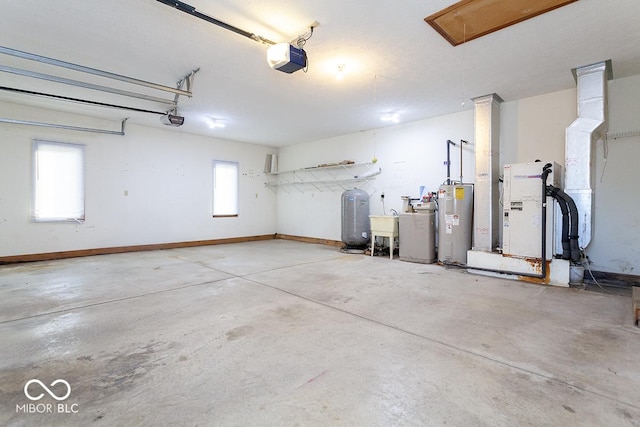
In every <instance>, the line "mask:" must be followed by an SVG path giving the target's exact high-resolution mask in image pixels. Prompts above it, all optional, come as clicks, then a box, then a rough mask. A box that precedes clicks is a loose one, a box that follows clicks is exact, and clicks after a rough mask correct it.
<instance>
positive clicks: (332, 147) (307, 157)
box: [278, 110, 475, 240]
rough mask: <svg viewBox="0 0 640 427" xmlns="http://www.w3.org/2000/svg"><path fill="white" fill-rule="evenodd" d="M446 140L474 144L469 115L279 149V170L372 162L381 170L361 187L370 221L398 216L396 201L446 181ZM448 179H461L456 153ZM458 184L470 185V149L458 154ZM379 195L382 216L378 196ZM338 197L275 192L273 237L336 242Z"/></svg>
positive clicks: (454, 149) (455, 150)
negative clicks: (369, 183)
mask: <svg viewBox="0 0 640 427" xmlns="http://www.w3.org/2000/svg"><path fill="white" fill-rule="evenodd" d="M447 139H451V140H452V141H454V142H459V141H460V139H464V140H467V141H470V142H472V140H473V111H472V110H467V111H462V112H459V113H456V114H450V115H447V116H442V117H436V118H432V119H427V120H421V121H418V122H413V123H408V124H404V125H396V126H391V127H387V128H383V129H378V130H376V131H367V132H359V133H355V134H351V135H344V136H340V137H337V138H331V139H326V140H321V141H315V142H311V143H307V144H298V145H294V146H289V147H284V148H281V149H280V159H279V160H280V170H290V169H296V168H304V167H309V166H315V165H319V164H323V163H336V162H340V161H342V160H353V161H355V162H356V163H366V162H371V160H372V158H373V157H374V156H375V157H376V158H377V159H378V162H377V163H376V166H378V167H380V168H381V169H382V173H381V174H380V175H378V176H377V177H376V178H375V180H374V181H373V182H372V184H373V187H370V186H362V189H363V190H367V191H368V192H369V193H370V194H371V195H372V196H371V199H370V213H371V214H372V215H382V214H390V211H391V209H395V210H396V211H398V212H400V211H401V208H402V201H401V199H400V196H403V195H409V196H412V197H418V196H419V190H420V186H422V185H424V186H426V187H427V189H428V191H437V190H438V187H439V185H440V184H441V183H442V182H443V181H444V180H445V179H446V178H447V173H446V166H445V165H444V162H445V160H446V158H447V144H446V141H447ZM451 163H452V164H451V175H452V179H456V180H459V179H460V152H459V149H458V148H457V147H452V150H451ZM462 166H463V173H462V174H463V179H464V180H465V181H471V180H472V179H473V176H474V173H475V163H474V154H473V145H472V144H470V145H466V146H464V148H463V159H462ZM382 193H384V195H385V197H384V210H383V203H382V200H381V198H380V195H381V194H382ZM340 195H341V191H336V192H319V191H316V190H313V191H305V192H304V193H301V192H297V191H295V190H294V191H291V192H289V193H287V192H286V191H282V190H281V191H279V192H278V232H279V233H283V234H293V235H298V236H308V237H318V238H324V239H332V240H340V239H341V228H340V209H341V207H340Z"/></svg>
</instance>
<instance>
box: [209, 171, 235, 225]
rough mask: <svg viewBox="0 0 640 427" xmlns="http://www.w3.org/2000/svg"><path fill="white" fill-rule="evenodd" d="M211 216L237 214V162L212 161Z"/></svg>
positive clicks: (231, 215)
mask: <svg viewBox="0 0 640 427" xmlns="http://www.w3.org/2000/svg"><path fill="white" fill-rule="evenodd" d="M213 216H214V217H233V216H238V163H237V162H224V161H220V160H214V161H213Z"/></svg>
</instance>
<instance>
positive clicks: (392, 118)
mask: <svg viewBox="0 0 640 427" xmlns="http://www.w3.org/2000/svg"><path fill="white" fill-rule="evenodd" d="M380 120H382V121H383V122H393V123H398V122H399V121H400V115H398V113H388V114H383V115H382V117H380Z"/></svg>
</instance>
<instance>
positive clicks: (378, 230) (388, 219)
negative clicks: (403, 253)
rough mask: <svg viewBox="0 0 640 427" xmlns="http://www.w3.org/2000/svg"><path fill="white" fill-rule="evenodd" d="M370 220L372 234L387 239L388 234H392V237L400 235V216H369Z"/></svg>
mask: <svg viewBox="0 0 640 427" xmlns="http://www.w3.org/2000/svg"><path fill="white" fill-rule="evenodd" d="M369 219H370V220H371V234H377V235H378V236H387V237H388V234H392V235H393V236H392V237H396V236H397V235H398V221H399V219H400V217H399V216H392V215H369Z"/></svg>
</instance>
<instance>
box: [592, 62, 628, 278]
mask: <svg viewBox="0 0 640 427" xmlns="http://www.w3.org/2000/svg"><path fill="white" fill-rule="evenodd" d="M614 75H615V63H614ZM639 118H640V75H637V76H633V77H628V78H624V79H615V80H612V81H610V82H609V133H610V134H614V133H619V132H635V134H636V135H640V120H639ZM605 146H606V147H607V148H608V155H607V156H606V159H607V160H606V166H605V161H604V159H605V156H604V154H605ZM594 160H595V174H594V175H595V187H594V188H595V203H594V204H595V213H594V219H595V223H594V230H593V232H594V235H593V238H592V240H591V244H590V245H589V246H588V247H587V255H588V256H589V258H590V259H591V261H592V262H593V265H592V268H593V269H594V270H601V271H611V272H616V273H625V274H632V275H640V190H639V183H640V136H633V137H629V138H619V139H616V140H607V142H606V144H605V142H604V141H598V142H597V143H596V145H595V152H594Z"/></svg>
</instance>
